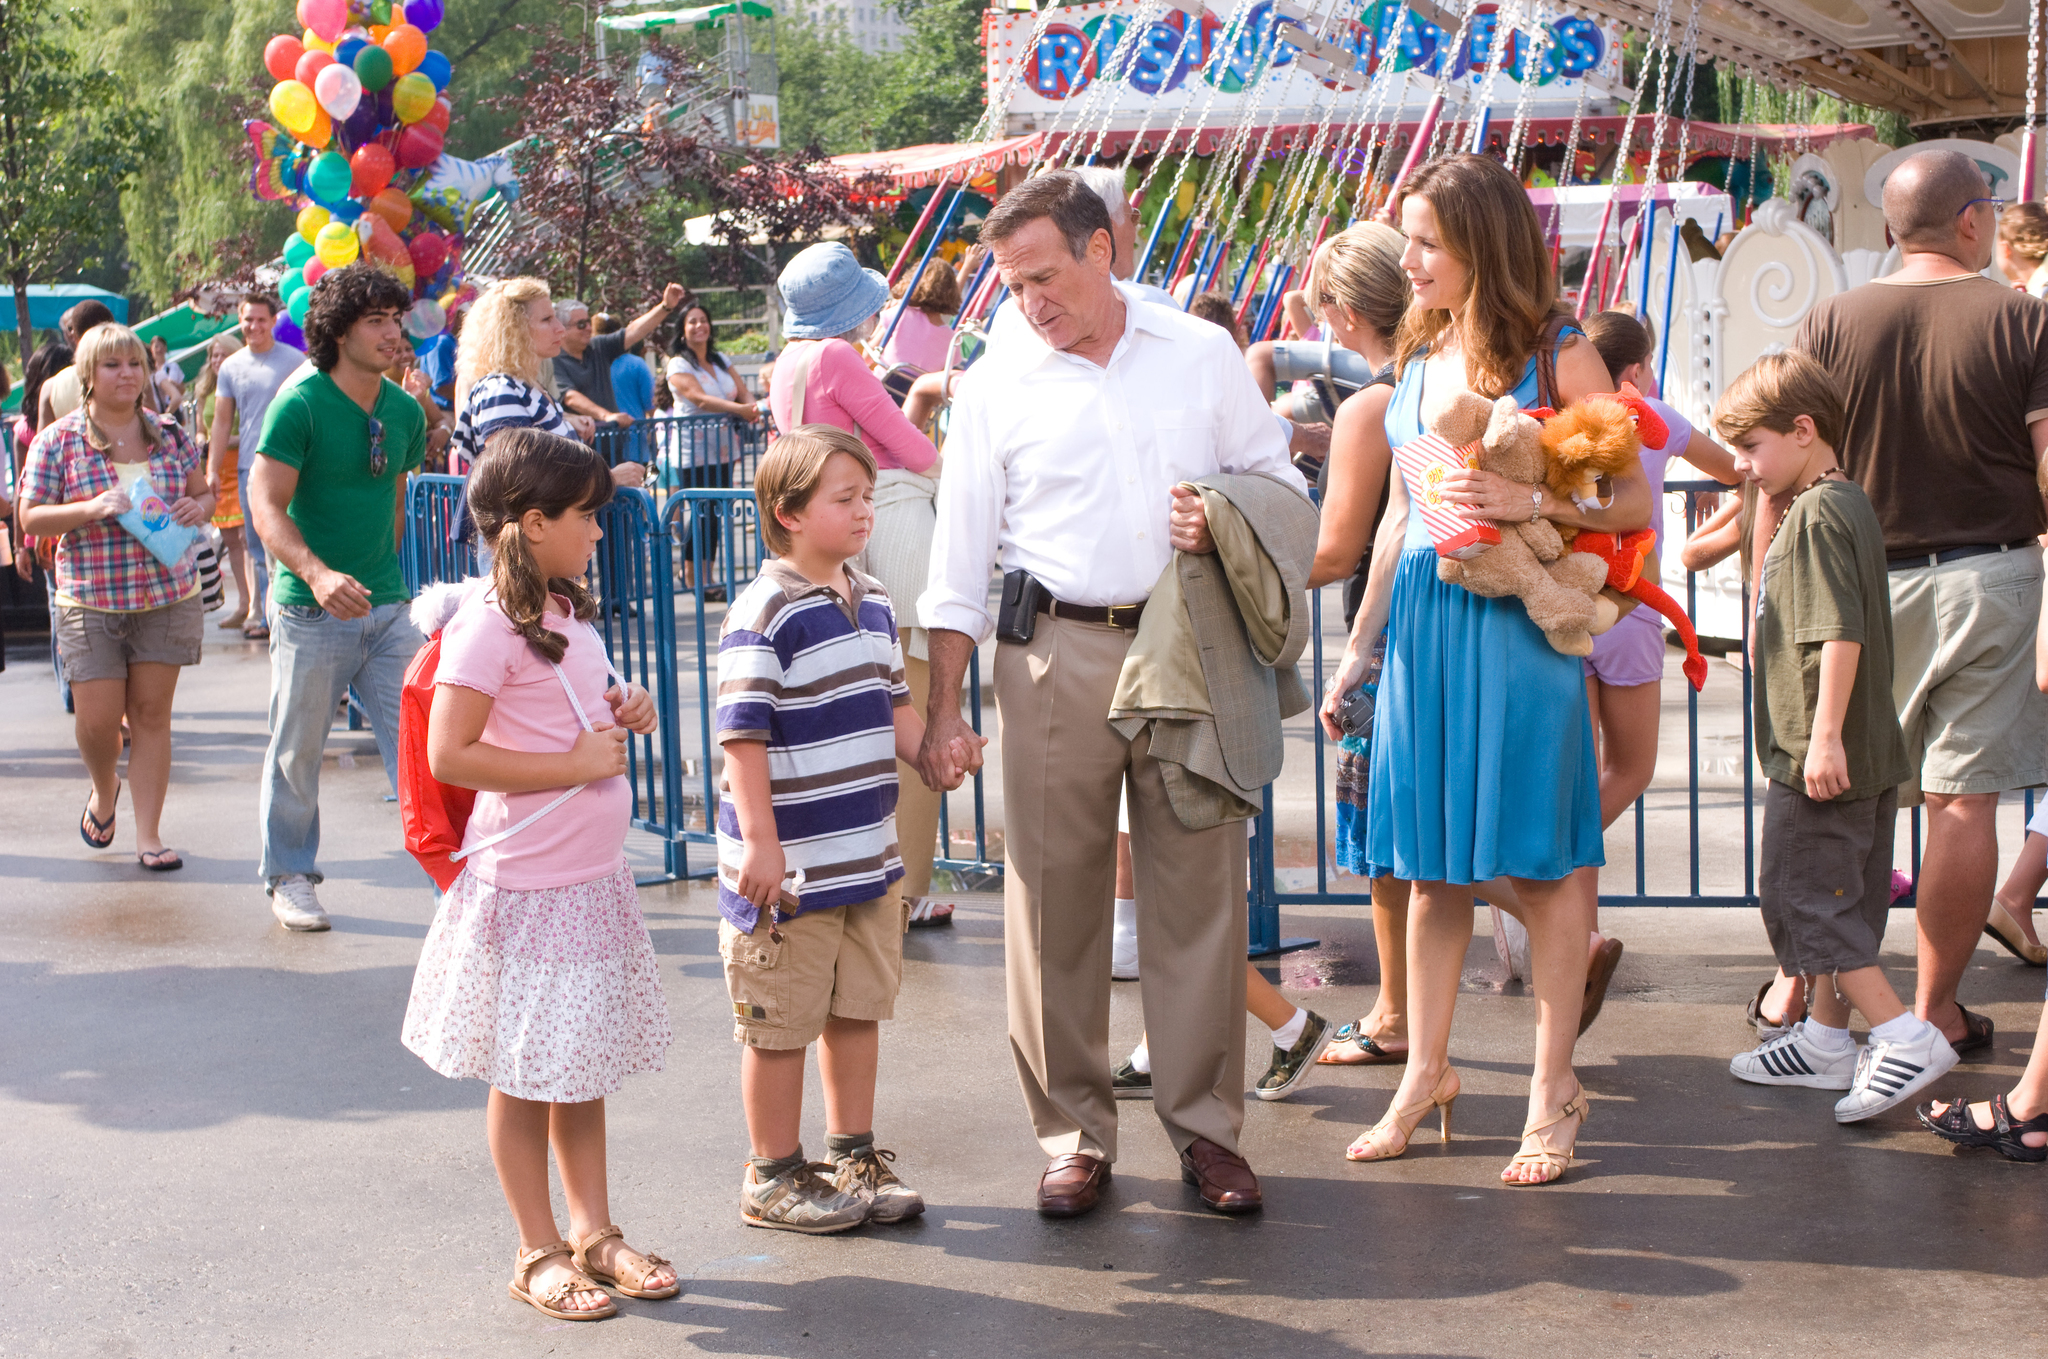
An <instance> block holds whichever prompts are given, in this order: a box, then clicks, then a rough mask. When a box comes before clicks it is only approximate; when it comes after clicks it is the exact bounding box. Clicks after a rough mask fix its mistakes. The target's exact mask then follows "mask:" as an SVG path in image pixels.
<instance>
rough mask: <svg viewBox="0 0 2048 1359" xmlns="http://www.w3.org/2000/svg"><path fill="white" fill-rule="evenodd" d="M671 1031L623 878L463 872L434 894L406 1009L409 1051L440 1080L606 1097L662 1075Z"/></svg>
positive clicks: (521, 1093)
mask: <svg viewBox="0 0 2048 1359" xmlns="http://www.w3.org/2000/svg"><path fill="white" fill-rule="evenodd" d="M670 1037H671V1033H670V1029H669V1021H668V1002H667V1001H666V1000H665V999H663V997H662V994H661V974H660V969H659V965H658V964H657V963H656V962H655V958H654V942H653V941H652V940H651V939H649V938H648V937H647V922H646V920H645V919H644V918H643V917H642V916H641V914H640V893H639V889H638V888H636V887H635V886H634V885H633V870H632V869H631V868H630V867H629V866H627V865H625V864H623V863H622V864H620V865H619V868H618V871H617V872H615V873H612V874H610V875H609V876H607V877H602V878H595V879H592V880H591V881H589V882H580V883H576V884H574V885H572V886H569V887H547V888H541V889H539V890H537V891H531V892H515V891H501V890H499V889H498V888H495V887H493V886H491V885H490V884H489V883H487V882H484V881H483V880H482V879H480V878H478V877H477V876H476V875H475V874H474V873H471V872H469V871H468V870H467V869H465V870H464V871H463V873H462V876H461V877H459V878H457V879H456V880H455V882H454V884H453V885H452V886H450V887H449V889H448V890H447V892H445V893H444V894H443V895H442V897H441V904H440V908H439V909H438V910H436V911H435V913H434V924H433V927H432V928H431V929H429V930H428V931H427V942H426V945H425V947H423V948H422V949H421V950H420V963H419V968H418V970H417V971H415V972H414V973H413V979H412V999H411V1001H410V1003H408V1004H407V1006H406V1009H405V1028H404V1031H403V1033H402V1035H401V1038H402V1041H403V1042H404V1043H405V1046H406V1047H407V1048H409V1049H410V1050H411V1051H413V1052H414V1053H416V1054H417V1055H418V1056H419V1058H420V1060H422V1061H424V1062H425V1063H426V1064H427V1065H428V1066H430V1067H432V1068H433V1069H434V1070H436V1071H438V1072H440V1073H441V1074H442V1075H443V1076H451V1077H457V1078H461V1077H474V1078H476V1079H478V1080H484V1081H489V1082H490V1083H491V1084H492V1085H493V1086H494V1087H496V1088H497V1089H499V1090H502V1091H504V1092H505V1093H506V1094H508V1095H511V1096H513V1097H515V1098H517V1099H529V1100H544V1101H548V1102H550V1103H555V1104H580V1103H582V1102H584V1101H585V1100H593V1099H603V1098H604V1097H605V1096H606V1095H609V1094H612V1093H614V1092H615V1091H617V1090H618V1088H619V1086H620V1085H622V1084H624V1082H625V1078H626V1077H627V1076H630V1075H632V1074H633V1073H634V1072H638V1071H659V1070H661V1067H662V1061H663V1059H664V1057H665V1055H666V1054H667V1052H668V1045H669V1041H670Z"/></svg>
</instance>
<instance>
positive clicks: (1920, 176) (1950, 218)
mask: <svg viewBox="0 0 2048 1359" xmlns="http://www.w3.org/2000/svg"><path fill="white" fill-rule="evenodd" d="M1990 196H1991V185H1990V183H1989V181H1987V180H1986V179H1985V178H1984V172H1983V171H1982V170H1980V169H1978V168H1977V162H1976V161H1974V160H1971V159H1970V158H1969V157H1968V156H1966V155H1964V154H1963V153H1962V152H1960V151H1922V152H1921V153H1920V154H1919V155H1917V156H1909V157H1907V158H1906V159H1905V160H1904V161H1901V162H1900V163H1899V168H1898V169H1896V170H1894V171H1892V173H1891V176H1890V178H1888V179H1886V180H1885V182H1884V221H1885V225H1886V226H1888V227H1890V228H1891V229H1892V239H1893V240H1895V241H1897V242H1898V243H1899V248H1900V249H1902V250H1926V251H1935V252H1938V253H1941V254H1948V253H1951V252H1950V247H1951V246H1952V245H1953V244H1954V243H1955V238H1956V218H1957V217H1959V216H1960V215H1961V214H1962V211H1963V209H1964V208H1965V207H1967V206H1968V205H1969V203H1970V200H1971V199H1974V198H1988V197H1990Z"/></svg>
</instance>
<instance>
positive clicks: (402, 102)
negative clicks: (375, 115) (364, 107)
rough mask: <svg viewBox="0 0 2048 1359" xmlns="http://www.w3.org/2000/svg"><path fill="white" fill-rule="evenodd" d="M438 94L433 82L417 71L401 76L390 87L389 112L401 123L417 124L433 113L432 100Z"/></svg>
mask: <svg viewBox="0 0 2048 1359" xmlns="http://www.w3.org/2000/svg"><path fill="white" fill-rule="evenodd" d="M439 94H440V91H439V90H436V89H435V88H434V82H433V81H432V80H431V79H429V78H428V77H426V76H423V75H421V74H420V73H419V72H418V71H414V72H412V73H411V74H410V75H402V76H400V77H399V78H398V80H397V83H395V84H394V85H392V87H391V111H392V112H393V113H395V114H397V115H398V121H399V122H401V123H417V122H418V121H419V120H420V119H422V118H424V117H426V116H427V115H428V114H429V113H432V112H433V111H434V100H435V98H436V97H437V96H438V95H439Z"/></svg>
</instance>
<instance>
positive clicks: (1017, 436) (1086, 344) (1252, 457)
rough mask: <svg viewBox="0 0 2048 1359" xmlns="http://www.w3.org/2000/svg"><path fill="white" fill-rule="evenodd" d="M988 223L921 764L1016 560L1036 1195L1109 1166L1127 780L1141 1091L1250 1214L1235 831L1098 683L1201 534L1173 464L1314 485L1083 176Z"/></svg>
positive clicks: (1197, 1166) (1014, 788)
mask: <svg viewBox="0 0 2048 1359" xmlns="http://www.w3.org/2000/svg"><path fill="white" fill-rule="evenodd" d="M981 236H982V240H984V241H986V242H988V243H989V244H990V246H991V248H992V250H993V252H994V255H995V264H996V268H997V269H998V270H999V271H1000V272H1001V275H1002V279H1003V282H1004V283H1005V284H1006V285H1008V287H1009V288H1010V291H1011V294H1012V296H1013V299H1014V305H1015V306H1016V307H1017V308H1018V310H1019V311H1020V313H1021V314H1022V316H1023V317H1024V319H1025V320H1027V321H1028V322H1029V323H1030V329H1031V334H1030V335H1028V336H1019V337H1018V340H1017V342H1016V343H1014V344H1012V343H1005V344H1002V345H997V346H993V347H991V349H990V352H989V354H988V356H987V357H986V358H984V359H983V361H982V362H981V363H979V364H977V365H976V366H975V367H974V368H973V369H972V370H970V371H969V373H968V374H967V376H966V378H965V379H964V380H963V382H962V384H961V388H960V395H959V397H958V399H957V401H956V403H955V406H954V411H953V421H952V426H951V430H950V433H949V436H948V442H947V445H946V475H945V476H944V477H943V478H942V479H941V480H940V483H939V498H938V531H937V534H936V536H935V537H934V539H933V543H932V564H931V577H930V585H929V588H927V589H926V591H925V593H924V595H923V596H922V597H921V598H920V600H919V613H920V619H921V621H922V622H923V624H924V626H925V627H926V628H927V629H929V630H930V647H931V672H932V687H931V693H932V694H933V695H934V699H933V701H932V704H931V712H930V719H929V725H928V727H927V735H926V740H925V747H924V756H923V758H922V760H921V763H928V764H930V765H931V766H932V767H934V768H935V767H937V762H938V761H940V760H942V759H943V752H944V750H945V748H946V745H945V743H946V742H947V741H949V740H951V739H952V738H953V737H954V736H956V735H960V734H961V733H963V732H966V731H967V730H968V729H967V725H966V722H965V721H964V719H963V718H962V717H961V715H960V712H959V708H958V704H957V702H955V701H953V700H951V699H949V698H947V697H946V696H947V695H953V694H957V693H958V692H959V689H960V682H961V679H962V677H963V675H964V674H965V671H966V667H967V660H968V657H969V655H970V654H971V653H972V651H973V649H974V647H975V645H976V644H977V643H978V642H980V641H981V640H982V639H984V638H986V637H987V636H988V635H989V634H990V633H991V632H992V631H994V630H995V624H996V620H994V619H992V618H991V617H990V616H989V611H988V605H987V600H988V582H989V572H990V568H991V567H992V566H995V565H998V564H999V565H1000V566H1001V567H1002V569H1003V571H1004V572H1005V573H1009V572H1013V571H1025V572H1029V573H1030V575H1031V576H1032V577H1034V578H1035V579H1036V581H1037V582H1038V584H1039V585H1040V586H1042V587H1043V593H1044V595H1045V596H1048V597H1049V598H1047V599H1046V601H1045V602H1044V604H1043V606H1042V608H1041V609H1040V610H1039V611H1036V612H1034V613H1033V614H1031V615H1030V621H1031V622H1032V623H1033V624H1034V625H1035V627H1034V631H1033V635H1032V637H1031V640H1029V641H1028V642H1027V641H1018V640H1014V639H1012V638H1011V637H1009V636H1007V635H1006V636H1005V637H1004V638H1003V640H1002V641H1001V643H1000V645H999V646H998V648H997V652H996V663H995V692H996V705H997V708H998V710H999V712H1000V713H1001V717H1002V741H1003V817H1004V843H1005V859H1006V861H1007V872H1006V875H1005V886H1004V925H1005V932H1006V935H1007V949H1006V955H1005V956H1006V966H1007V970H1008V982H1009V1008H1010V1043H1011V1049H1012V1052H1013V1054H1014V1056H1015V1058H1016V1063H1017V1074H1018V1078H1019V1081H1020V1083H1021V1084H1022V1086H1023V1089H1024V1099H1025V1104H1026V1105H1027V1107H1028V1108H1029V1110H1030V1114H1031V1120H1032V1124H1033V1126H1034V1127H1035V1129H1036V1131H1037V1134H1038V1140H1039V1144H1040V1145H1041V1146H1042V1147H1044V1149H1045V1151H1046V1153H1047V1154H1048V1155H1049V1156H1050V1157H1051V1158H1052V1160H1051V1162H1050V1163H1049V1164H1048V1166H1047V1167H1046V1170H1045V1173H1044V1175H1043V1177H1042V1178H1041V1179H1040V1181H1039V1188H1038V1207H1039V1211H1040V1212H1042V1213H1045V1214H1046V1215H1048V1216H1055V1217H1060V1216H1075V1215H1078V1214H1080V1213H1085V1212H1087V1211H1088V1210H1090V1209H1091V1208H1093V1207H1094V1206H1095V1205H1096V1203H1097V1202H1098V1201H1099V1198H1100V1195H1101V1191H1102V1189H1103V1186H1104V1185H1105V1184H1106V1183H1107V1181H1108V1179H1109V1164H1110V1162H1112V1161H1114V1160H1115V1159H1116V1132H1117V1127H1116V1102H1115V1100H1114V1098H1113V1096H1112V1093H1111V1089H1110V1071H1109V984H1110V977H1109V971H1110V901H1111V887H1112V882H1113V874H1114V863H1115V840H1116V807H1117V796H1118V793H1119V791H1120V790H1122V789H1123V788H1124V786H1125V783H1126V780H1128V783H1129V794H1130V808H1131V839H1132V849H1133V854H1134V858H1135V866H1136V869H1137V878H1138V889H1139V891H1138V899H1139V901H1140V902H1141V903H1142V905H1141V907H1140V923H1139V929H1140V932H1141V934H1142V935H1143V937H1144V939H1145V949H1146V954H1145V969H1144V974H1143V978H1142V981H1141V987H1142V992H1143V997H1144V1004H1145V1015H1146V1021H1147V1028H1148V1031H1149V1032H1150V1033H1151V1035H1152V1088H1153V1107H1154V1108H1155V1109H1156V1110H1157V1112H1158V1114H1159V1119H1160V1121H1161V1122H1162V1123H1163V1124H1164V1125H1165V1126H1166V1131H1167V1134H1168V1136H1169V1137H1171V1138H1172V1140H1173V1144H1174V1147H1175V1149H1176V1150H1178V1151H1179V1152H1180V1154H1181V1164H1182V1168H1183V1171H1184V1174H1185V1177H1186V1178H1187V1179H1188V1180H1189V1182H1190V1183H1192V1184H1195V1185H1196V1186H1197V1187H1198V1188H1199V1189H1200V1191H1201V1195H1202V1199H1203V1202H1204V1203H1206V1204H1207V1205H1208V1206H1209V1207H1211V1208H1214V1209H1216V1210H1217V1211H1220V1212H1244V1211H1247V1210H1249V1209H1254V1208H1257V1207H1259V1206H1260V1194H1259V1187H1258V1180H1257V1179H1256V1177H1254V1176H1253V1174H1252V1172H1251V1169H1250V1167H1249V1166H1247V1165H1246V1164H1245V1162H1244V1160H1243V1158H1242V1157H1240V1156H1239V1155H1238V1154H1237V1136H1238V1131H1239V1129H1240V1128H1241V1127H1242V1126H1243V1122H1244V953H1245V943H1246V930H1245V831H1244V826H1243V825H1242V823H1236V822H1232V823H1228V824H1225V825H1222V826H1218V827H1215V828H1213V829H1209V830H1202V831H1190V830H1188V829H1187V828H1186V827H1185V826H1183V825H1182V824H1181V822H1180V820H1179V818H1178V817H1177V816H1175V814H1174V811H1173V808H1172V806H1171V805H1170V804H1169V802H1168V799H1167V792H1166V785H1165V783H1164V781H1163V779H1162V776H1161V774H1160V769H1159V766H1158V764H1157V763H1156V762H1155V761H1154V760H1153V759H1152V757H1151V754H1150V751H1149V742H1148V740H1147V738H1146V737H1144V736H1142V735H1141V736H1140V737H1139V738H1138V739H1137V740H1135V741H1126V740H1125V739H1124V738H1123V737H1122V736H1121V735H1119V734H1118V733H1117V732H1116V730H1115V729H1114V728H1112V727H1111V726H1110V724H1109V707H1110V695H1111V693H1112V691H1113V690H1114V688H1115V686H1116V681H1117V675H1118V672H1119V670H1120V669H1121V667H1122V665H1123V660H1124V654H1125V652H1126V651H1128V650H1129V648H1130V644H1131V640H1132V638H1133V637H1134V636H1135V635H1136V629H1137V626H1138V619H1139V616H1140V614H1141V613H1142V611H1143V608H1144V604H1145V600H1146V599H1147V598H1148V597H1149V596H1150V595H1151V593H1152V587H1153V585H1154V583H1155V582H1156V581H1157V580H1158V579H1159V576H1160V573H1161V572H1163V571H1164V570H1165V569H1166V567H1167V565H1168V564H1169V562H1170V561H1171V560H1172V556H1173V553H1174V551H1175V550H1176V549H1178V550H1180V551H1187V552H1209V551H1214V550H1215V546H1214V543H1213V542H1212V541H1211V539H1210V536H1209V529H1208V525H1207V523H1206V522H1205V520H1204V517H1203V514H1202V509H1201V504H1202V502H1201V500H1200V498H1199V497H1197V496H1196V495H1194V494H1193V493H1191V492H1186V491H1182V490H1179V489H1177V488H1178V486H1179V483H1181V482H1183V481H1189V480H1192V479H1194V478H1197V477H1201V476H1205V475H1208V474H1210V473H1215V472H1235V473H1243V472H1263V473H1266V474H1268V475H1270V476H1273V477H1276V478H1279V479H1281V480H1283V481H1285V482H1287V483H1288V484H1290V485H1293V486H1296V487H1299V488H1301V489H1303V491H1304V493H1306V487H1305V486H1304V484H1303V483H1302V480H1301V477H1300V475H1299V474H1298V473H1297V472H1296V471H1295V470H1294V469H1293V467H1292V466H1290V465H1289V463H1288V459H1287V449H1286V445H1285V444H1284V442H1283V441H1282V438H1281V435H1280V431H1279V429H1278V428H1277V426H1276V425H1275V423H1274V421H1273V417H1272V413H1271V412H1270V411H1269V410H1268V409H1267V408H1266V406H1265V405H1264V403H1263V402H1261V400H1260V399H1259V393H1258V391H1257V389H1256V387H1255V386H1254V385H1253V383H1252V379H1251V375H1250V374H1249V373H1248V372H1247V371H1246V369H1245V366H1244V362H1243V360H1242V359H1241V358H1240V357H1239V355H1238V352H1237V347H1236V345H1235V344H1233V343H1232V342H1231V339H1230V337H1229V336H1228V335H1226V334H1225V333H1224V332H1223V331H1221V330H1219V329H1218V328H1216V327H1214V326H1212V325H1209V324H1208V323H1207V322H1204V321H1199V320H1196V319H1194V318H1193V317H1190V316H1187V315H1186V314H1184V313H1182V312H1179V311H1175V310H1172V309H1169V308H1166V307H1160V306H1155V305H1153V304H1151V303H1148V302H1144V301H1142V300H1139V299H1138V298H1136V297H1135V296H1133V295H1132V294H1131V293H1130V292H1128V291H1126V290H1122V289H1119V288H1118V287H1117V286H1116V284H1115V282H1114V271H1113V268H1112V261H1113V256H1114V246H1113V244H1112V239H1113V238H1112V234H1111V223H1110V219H1109V216H1108V213H1107V211H1106V210H1105V209H1104V207H1103V204H1102V201H1101V199H1100V198H1098V197H1097V196H1096V195H1095V194H1094V193H1093V192H1091V190H1090V189H1089V187H1088V185H1087V184H1086V183H1085V182H1083V181H1082V180H1081V179H1080V178H1079V177H1078V176H1077V175H1075V174H1073V173H1071V172H1065V171H1062V172H1056V173H1052V174H1046V175H1040V176H1038V177H1036V178H1034V179H1031V180H1028V181H1026V182H1025V183H1024V184H1023V185H1020V186H1019V187H1018V188H1016V189H1013V190H1012V191H1011V192H1010V193H1009V194H1008V195H1007V196H1005V197H1004V199H1003V200H1002V201H1001V202H1000V203H998V204H997V205H996V208H995V210H994V211H993V212H991V213H990V214H989V217H988V219H987V221H986V222H984V223H983V225H982V229H981ZM1006 631H1007V630H1006Z"/></svg>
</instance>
